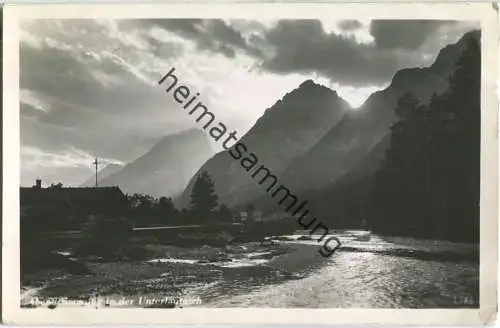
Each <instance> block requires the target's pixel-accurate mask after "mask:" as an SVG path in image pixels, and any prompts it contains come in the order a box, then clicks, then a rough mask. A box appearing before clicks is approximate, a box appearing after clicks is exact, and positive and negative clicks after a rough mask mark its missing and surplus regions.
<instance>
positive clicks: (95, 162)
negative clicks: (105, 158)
mask: <svg viewBox="0 0 500 328" xmlns="http://www.w3.org/2000/svg"><path fill="white" fill-rule="evenodd" d="M93 164H94V165H95V187H96V188H97V166H98V165H99V162H98V161H97V157H96V158H95V160H94V162H93Z"/></svg>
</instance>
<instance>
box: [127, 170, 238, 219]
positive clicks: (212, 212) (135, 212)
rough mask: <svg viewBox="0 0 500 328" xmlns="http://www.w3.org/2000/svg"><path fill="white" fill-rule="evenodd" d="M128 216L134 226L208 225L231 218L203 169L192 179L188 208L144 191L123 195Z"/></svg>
mask: <svg viewBox="0 0 500 328" xmlns="http://www.w3.org/2000/svg"><path fill="white" fill-rule="evenodd" d="M127 203H128V208H129V211H130V216H131V217H132V218H133V219H135V221H136V225H158V224H176V223H184V224H186V223H200V224H210V223H214V222H229V221H232V214H231V211H230V210H229V208H228V207H227V206H226V205H224V204H220V205H219V201H218V196H217V194H216V193H215V190H214V182H213V181H212V179H211V178H210V176H209V175H208V173H207V172H202V173H201V174H200V175H198V177H197V178H196V180H195V182H194V185H193V189H192V191H191V201H190V206H189V207H188V208H184V209H182V210H178V209H176V208H175V206H174V202H173V200H172V198H167V197H160V198H158V199H156V198H154V197H152V196H150V195H144V194H133V195H127Z"/></svg>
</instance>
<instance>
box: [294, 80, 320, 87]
mask: <svg viewBox="0 0 500 328" xmlns="http://www.w3.org/2000/svg"><path fill="white" fill-rule="evenodd" d="M316 85H318V84H316V83H314V81H313V80H311V79H308V80H305V81H304V82H302V83H301V84H300V85H299V88H307V87H312V86H316Z"/></svg>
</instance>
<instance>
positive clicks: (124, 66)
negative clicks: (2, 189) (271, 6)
mask: <svg viewBox="0 0 500 328" xmlns="http://www.w3.org/2000/svg"><path fill="white" fill-rule="evenodd" d="M89 6H91V5H89ZM427 6H428V7H429V10H430V11H432V10H433V9H432V5H430V4H428V5H427ZM21 7H22V6H21ZM60 8H61V12H62V11H63V10H64V9H63V7H62V6H60ZM97 8H98V7H97V6H96V9H95V11H96V12H97V11H98V9H97ZM108 8H109V7H108ZM406 8H407V11H409V12H411V5H408V6H406ZM478 8H479V7H478ZM9 9H10V8H8V7H7V8H5V9H4V12H7V13H8V10H9ZM16 10H17V11H18V12H22V8H17V9H16ZM13 11H14V10H13ZM364 12H366V10H365V11H364ZM72 15H73V16H71V17H63V16H64V15H63V16H62V17H57V15H56V14H54V15H53V17H50V15H45V16H43V17H34V18H30V17H24V16H22V15H20V16H19V17H17V19H16V23H17V34H16V36H17V40H16V42H17V45H18V49H17V50H18V58H17V60H18V69H17V68H16V69H15V73H16V74H17V79H18V83H19V84H18V98H17V99H16V101H17V104H16V105H15V106H18V107H17V108H16V107H13V108H10V107H8V108H4V115H5V113H7V112H10V113H11V115H16V117H17V118H16V120H17V122H18V124H19V126H18V130H17V133H18V137H16V138H15V139H11V140H15V141H16V145H17V146H16V147H18V156H19V160H18V162H16V163H18V171H14V172H10V173H9V174H10V175H19V177H18V178H17V177H16V178H15V179H19V180H13V181H18V184H16V187H15V188H16V190H17V191H15V192H18V198H17V200H18V204H17V205H15V204H14V206H17V209H18V211H17V212H14V213H17V215H16V217H15V218H13V217H8V218H6V213H5V211H4V213H3V223H4V226H5V225H6V223H7V222H10V221H9V220H12V222H13V223H12V224H14V223H16V226H18V228H16V229H18V230H17V231H18V236H19V237H18V243H19V244H18V246H16V247H18V253H17V254H18V255H17V256H18V259H19V276H18V278H19V279H18V282H16V285H15V286H18V287H19V288H18V292H19V298H17V299H16V300H17V301H18V302H19V304H18V305H16V306H17V307H19V309H20V311H23V312H26V313H29V312H36V311H38V310H40V309H44V310H50V314H51V315H52V314H53V313H54V314H57V313H58V312H61V313H63V312H64V311H66V310H79V309H89V310H90V309H92V310H94V311H95V310H99V311H102V313H105V312H106V311H111V310H113V309H115V310H116V309H120V310H123V311H128V310H133V309H135V310H137V309H140V310H142V311H143V312H141V313H143V314H144V318H147V316H148V312H149V311H154V309H156V310H161V311H163V313H169V312H168V311H177V312H182V311H189V310H195V309H206V308H218V309H225V308H231V309H235V308H236V309H249V308H257V309H260V308H262V309H264V308H266V309H267V308H271V309H295V308H299V309H310V310H313V309H393V310H396V309H421V310H425V309H443V310H444V309H448V310H450V309H453V310H456V311H459V310H471V311H472V310H475V311H476V312H475V313H478V312H477V311H479V309H480V308H481V309H482V308H483V305H484V306H485V305H486V304H482V302H480V300H483V298H482V297H483V294H481V297H480V290H482V288H483V287H480V286H481V284H482V283H484V281H482V279H483V276H482V275H481V272H480V267H481V270H483V269H482V267H483V265H487V264H485V263H483V262H482V261H483V255H484V256H486V255H485V254H482V252H487V251H488V250H487V249H485V248H484V246H483V245H484V243H485V242H486V238H488V239H489V241H488V242H489V245H490V246H491V247H490V251H491V252H492V254H496V253H495V252H496V248H497V244H496V239H494V240H493V239H491V238H492V237H491V236H492V235H491V234H486V235H485V234H484V233H483V231H484V230H483V229H486V230H487V228H485V226H484V225H485V224H491V226H490V227H491V229H492V230H491V229H490V231H493V232H494V233H495V234H494V237H495V238H496V232H495V231H496V229H497V226H496V223H495V222H494V221H496V220H497V217H496V208H497V205H496V202H497V200H495V198H494V195H493V196H491V190H494V191H496V188H497V187H496V183H497V180H498V178H496V177H497V176H496V168H495V167H489V166H487V165H485V164H484V163H485V162H484V161H486V159H485V156H484V154H485V148H484V147H487V146H489V147H493V150H492V152H491V155H492V156H493V157H494V155H495V154H496V152H497V149H496V148H495V146H496V145H497V144H496V142H497V141H496V140H492V139H491V137H490V136H485V135H486V132H485V131H483V129H485V125H484V121H485V115H490V116H489V117H493V119H496V114H495V113H493V114H492V112H496V111H498V107H497V108H495V107H494V106H493V107H488V109H486V106H485V104H486V102H485V99H487V98H488V99H489V97H490V96H491V95H489V94H487V93H486V92H485V91H484V90H485V81H486V80H485V77H484V71H485V70H486V68H485V65H487V64H488V62H486V61H485V58H489V57H487V56H486V54H485V53H484V51H485V50H484V49H486V44H485V33H488V32H485V29H484V25H483V24H482V22H481V18H480V17H479V16H477V15H476V16H474V15H471V19H464V18H462V19H458V18H453V17H452V18H448V17H443V18H442V19H437V18H436V17H431V18H427V17H425V16H424V15H421V16H422V17H413V18H405V19H399V18H397V17H392V18H387V17H378V16H377V15H375V14H374V15H373V16H368V15H365V17H364V18H360V17H359V15H357V16H349V15H346V16H339V14H338V13H337V14H336V15H333V16H332V18H329V17H328V15H318V16H317V17H311V16H310V15H306V17H288V16H287V15H285V14H284V13H283V17H280V16H279V15H278V13H275V14H274V16H273V17H271V16H269V15H263V16H262V17H259V16H255V17H240V16H236V17H234V18H233V17H231V16H230V15H229V16H228V15H220V17H219V18H218V17H204V15H199V18H196V17H197V16H196V15H194V16H192V15H187V16H186V17H183V16H182V17H177V16H176V15H172V17H169V15H168V13H167V12H165V14H164V15H163V16H164V17H158V15H162V13H161V12H160V13H157V15H156V16H155V17H130V18H128V17H120V18H116V17H114V16H112V17H103V15H101V16H100V17H97V18H92V16H91V15H89V14H82V17H75V16H74V15H75V12H72ZM6 17H7V16H6ZM489 33H491V31H490V32H489ZM490 35H491V34H490ZM495 46H496V44H492V45H490V47H495ZM496 47H497V48H498V46H496ZM497 50H498V49H496V50H494V51H497ZM488 51H489V50H488ZM488 54H489V55H491V52H490V53H488ZM4 58H5V57H4ZM489 62H490V63H491V60H490V61H489ZM5 67H6V69H8V67H9V63H8V62H6V63H5ZM493 68H494V67H493ZM492 72H493V73H492V76H490V78H491V79H495V78H496V73H497V72H496V71H492ZM4 81H8V80H5V77H4ZM492 81H494V80H492ZM16 88H17V85H16ZM16 94H17V91H16ZM493 105H495V103H494V104H493ZM488 113H489V114H488ZM491 115H493V116H491ZM13 122H14V121H13ZM482 122H483V124H482ZM489 122H490V125H488V126H489V127H488V128H487V129H489V130H488V131H490V132H489V133H491V131H492V129H496V128H497V122H496V121H492V120H490V121H489ZM4 128H5V123H4ZM10 128H14V127H12V126H11V127H10ZM14 131H16V130H14ZM5 133H6V132H5V130H4V136H5ZM5 139H6V138H4V140H5ZM485 142H488V143H490V144H486V143H485ZM4 144H5V143H4ZM4 156H5V158H7V156H6V155H4ZM489 163H493V164H496V159H493V160H492V161H490V162H489ZM485 167H486V169H489V170H492V171H489V172H490V173H488V172H487V171H485ZM17 172H19V173H17ZM491 172H492V173H491ZM4 175H5V170H4ZM488 177H490V178H489V183H490V185H491V184H494V186H493V187H487V184H485V180H488ZM495 179H496V180H495ZM5 183H6V182H5V181H4V186H5ZM485 186H486V187H485ZM485 193H486V194H485ZM488 193H490V196H488ZM486 196H488V197H489V198H488V199H490V198H493V201H492V200H491V199H490V201H489V203H488V204H489V205H487V206H489V208H490V210H489V212H487V211H486V210H487V209H486V207H485V205H483V201H484V199H485V198H484V197H486ZM492 202H493V203H494V204H493V203H492ZM487 213H489V214H487ZM17 216H18V218H17ZM486 216H488V217H489V218H488V219H487V218H486ZM486 220H488V222H487V221H486ZM17 222H18V223H17ZM9 224H10V223H9ZM480 232H481V233H480ZM5 234H6V233H5V229H4V235H5ZM480 250H481V251H480ZM4 251H5V250H4ZM492 256H493V257H488V258H495V259H496V257H495V256H496V255H492ZM485 258H486V257H485ZM4 263H5V262H4ZM480 264H481V266H480ZM492 265H493V266H496V264H495V263H492ZM4 270H6V268H5V267H4ZM492 272H494V271H492ZM480 278H481V279H480ZM490 278H491V277H490ZM493 278H494V277H493ZM490 280H491V282H492V284H491V285H489V286H490V287H488V289H490V290H493V291H495V292H496V283H495V282H494V279H490ZM4 283H5V280H4ZM16 288H17V287H16ZM484 295H486V294H484ZM485 297H486V296H485ZM488 300H491V297H490V298H489V299H488ZM4 301H5V295H4ZM492 306H493V307H495V306H494V305H490V307H492ZM165 311H166V312H165ZM100 313H101V312H100ZM312 313H313V312H312ZM451 313H453V312H451ZM456 313H460V312H456ZM495 314H496V310H495ZM312 315H313V314H312ZM457 315H458V314H457ZM490 315H491V314H490ZM450 316H451V317H450V319H449V320H450V321H453V320H454V319H451V318H452V317H453V314H450ZM145 320H146V319H145ZM358 320H363V319H362V318H358ZM457 320H459V319H457Z"/></svg>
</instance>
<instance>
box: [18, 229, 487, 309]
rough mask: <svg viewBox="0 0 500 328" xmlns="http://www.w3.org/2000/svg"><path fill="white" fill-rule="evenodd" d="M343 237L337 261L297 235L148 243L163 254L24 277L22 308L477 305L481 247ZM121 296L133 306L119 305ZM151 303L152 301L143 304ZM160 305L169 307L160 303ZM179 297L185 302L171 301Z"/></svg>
mask: <svg viewBox="0 0 500 328" xmlns="http://www.w3.org/2000/svg"><path fill="white" fill-rule="evenodd" d="M337 236H339V238H340V239H341V241H342V243H343V245H342V248H341V249H339V250H338V251H337V252H336V253H335V254H334V255H333V256H332V257H330V258H324V257H322V256H321V255H320V254H319V253H318V243H317V242H315V241H314V240H310V241H307V240H303V241H297V240H296V239H297V238H298V237H300V234H299V235H295V236H288V237H287V238H282V239H283V240H281V241H280V242H277V243H274V244H267V245H266V246H263V245H261V244H260V243H246V244H242V245H239V246H231V247H226V248H213V247H208V246H205V247H202V248H198V249H182V248H176V247H172V246H151V247H155V248H156V250H157V254H163V256H158V257H156V258H152V259H149V260H146V261H136V262H120V263H96V262H93V263H87V266H88V267H89V269H90V271H91V272H92V274H90V275H80V276H78V275H62V274H59V275H58V273H57V272H52V273H50V274H51V275H48V274H49V273H46V275H45V276H44V275H43V274H41V273H39V274H36V275H34V276H31V277H27V278H26V279H25V280H24V284H23V285H24V288H25V289H24V291H23V293H22V294H23V296H25V297H24V299H23V303H24V306H25V307H28V306H30V305H28V304H29V303H30V300H32V299H33V297H34V296H37V297H40V298H41V297H66V298H71V299H84V300H88V302H87V303H85V304H79V305H78V306H106V301H105V299H106V298H110V299H112V300H115V302H114V303H113V302H108V305H109V304H110V306H112V307H113V306H130V307H137V306H140V307H174V306H183V307H187V306H201V307H313V308H314V307H341V308H343V307H365V308H370V307H374V308H384V307H387V308H394V307H398V308H399V307H403V308H406V307H407V308H433V307H434V308H435V307H443V308H454V307H477V306H478V275H479V265H478V261H477V245H472V244H461V243H448V242H433V241H424V240H414V239H408V238H385V237H379V236H376V235H372V234H370V233H369V232H359V231H342V232H338V233H337ZM302 239H306V238H302ZM141 297H142V301H141V300H140V298H141ZM120 299H128V300H133V301H131V302H129V303H127V304H119V303H118V302H117V300H120ZM147 299H149V300H153V301H151V302H150V303H145V302H144V300H147ZM161 299H169V300H170V301H168V302H163V301H159V302H157V304H153V303H154V302H155V301H154V300H161ZM173 299H175V300H177V301H179V302H177V301H175V302H177V304H176V305H172V304H171V303H172V300H173ZM93 300H96V301H93ZM182 300H184V301H185V300H190V301H187V302H184V303H182ZM96 302H97V304H96ZM175 302H174V303H175ZM57 306H61V307H62V306H70V305H67V304H64V302H61V303H60V304H57ZM71 306H74V305H71Z"/></svg>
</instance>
